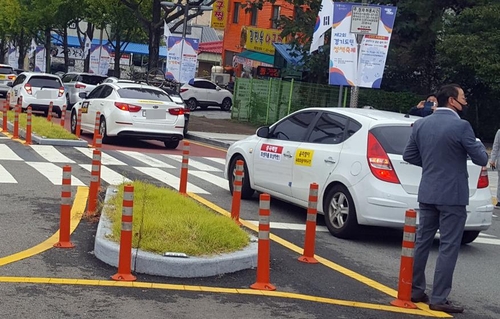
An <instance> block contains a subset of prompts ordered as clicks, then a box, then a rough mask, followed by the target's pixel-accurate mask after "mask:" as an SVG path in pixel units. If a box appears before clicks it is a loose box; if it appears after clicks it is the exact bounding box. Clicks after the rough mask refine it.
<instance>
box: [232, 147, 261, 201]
mask: <svg viewBox="0 0 500 319" xmlns="http://www.w3.org/2000/svg"><path fill="white" fill-rule="evenodd" d="M238 160H242V161H243V180H242V186H241V198H242V199H250V198H252V196H253V193H254V192H255V191H254V190H253V189H252V187H250V178H249V174H248V167H247V164H246V163H245V160H244V159H243V157H242V156H240V155H238V156H236V157H234V158H233V160H232V161H231V165H230V166H229V172H228V173H229V174H228V180H229V191H230V192H231V195H232V194H233V191H234V180H235V178H236V162H237V161H238Z"/></svg>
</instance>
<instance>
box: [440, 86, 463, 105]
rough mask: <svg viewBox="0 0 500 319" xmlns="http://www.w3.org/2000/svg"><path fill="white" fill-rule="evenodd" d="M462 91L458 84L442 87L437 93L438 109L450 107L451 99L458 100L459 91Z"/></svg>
mask: <svg viewBox="0 0 500 319" xmlns="http://www.w3.org/2000/svg"><path fill="white" fill-rule="evenodd" d="M459 89H461V87H460V85H458V84H447V85H444V86H442V87H441V88H440V89H439V92H438V93H437V97H436V98H437V100H438V107H446V106H448V99H449V98H450V97H453V98H458V90H459Z"/></svg>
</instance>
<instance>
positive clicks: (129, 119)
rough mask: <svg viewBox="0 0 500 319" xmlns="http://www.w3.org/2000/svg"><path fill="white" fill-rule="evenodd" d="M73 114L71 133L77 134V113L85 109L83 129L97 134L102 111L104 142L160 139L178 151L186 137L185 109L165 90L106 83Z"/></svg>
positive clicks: (77, 106)
mask: <svg viewBox="0 0 500 319" xmlns="http://www.w3.org/2000/svg"><path fill="white" fill-rule="evenodd" d="M80 97H81V98H82V99H83V100H82V101H80V102H77V103H76V104H75V105H74V106H73V110H72V111H71V131H72V132H73V133H76V121H77V112H78V110H80V109H81V110H82V122H81V129H82V130H83V131H87V132H92V133H93V132H94V126H95V119H96V113H97V112H100V114H101V115H100V122H99V131H100V134H101V135H102V139H103V143H106V142H107V141H108V140H109V139H110V137H113V136H118V137H126V138H136V139H142V140H160V141H163V142H164V143H165V147H166V148H168V149H174V148H176V147H177V146H178V145H179V142H180V141H181V140H182V139H183V138H184V136H183V134H182V131H183V129H184V108H183V107H181V106H179V105H177V104H176V103H175V102H173V101H172V99H171V98H170V97H169V96H168V95H167V94H166V93H165V92H164V91H163V90H161V89H158V88H155V87H152V86H149V85H142V84H136V83H119V82H118V83H105V84H101V85H99V86H97V87H96V88H95V89H94V90H92V92H90V93H89V94H88V95H87V94H86V93H80Z"/></svg>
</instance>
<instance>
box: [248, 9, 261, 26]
mask: <svg viewBox="0 0 500 319" xmlns="http://www.w3.org/2000/svg"><path fill="white" fill-rule="evenodd" d="M258 12H259V9H257V8H256V7H253V8H252V19H251V21H250V25H257V13H258Z"/></svg>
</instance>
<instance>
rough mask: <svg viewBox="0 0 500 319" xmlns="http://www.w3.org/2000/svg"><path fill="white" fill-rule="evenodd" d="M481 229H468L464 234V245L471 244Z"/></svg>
mask: <svg viewBox="0 0 500 319" xmlns="http://www.w3.org/2000/svg"><path fill="white" fill-rule="evenodd" d="M479 233H480V232H479V231H476V230H466V231H464V234H463V235H462V245H466V244H470V243H472V242H473V241H474V240H476V238H477V236H479Z"/></svg>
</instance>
